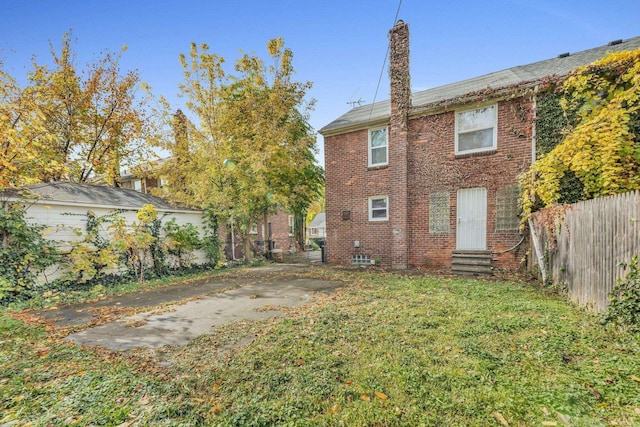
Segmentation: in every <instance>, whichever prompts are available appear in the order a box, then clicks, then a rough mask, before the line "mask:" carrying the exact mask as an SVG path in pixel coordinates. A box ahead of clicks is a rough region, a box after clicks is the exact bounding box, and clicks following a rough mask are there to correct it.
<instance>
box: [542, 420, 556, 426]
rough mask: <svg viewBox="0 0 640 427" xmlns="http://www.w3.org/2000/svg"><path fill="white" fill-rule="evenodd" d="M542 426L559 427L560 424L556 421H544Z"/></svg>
mask: <svg viewBox="0 0 640 427" xmlns="http://www.w3.org/2000/svg"><path fill="white" fill-rule="evenodd" d="M542 425H543V426H557V425H558V423H557V422H555V421H543V422H542Z"/></svg>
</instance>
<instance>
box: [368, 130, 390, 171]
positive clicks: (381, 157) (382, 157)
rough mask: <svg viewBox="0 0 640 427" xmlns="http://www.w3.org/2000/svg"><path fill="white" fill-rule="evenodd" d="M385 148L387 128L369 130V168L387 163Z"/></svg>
mask: <svg viewBox="0 0 640 427" xmlns="http://www.w3.org/2000/svg"><path fill="white" fill-rule="evenodd" d="M387 146H388V143H387V128H379V129H369V167H375V166H386V165H387V164H388V163H389V156H388V152H387Z"/></svg>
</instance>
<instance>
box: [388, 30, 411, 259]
mask: <svg viewBox="0 0 640 427" xmlns="http://www.w3.org/2000/svg"><path fill="white" fill-rule="evenodd" d="M389 80H390V83H391V116H390V120H389V147H388V149H389V172H390V175H391V185H392V188H393V191H392V192H391V194H389V222H390V226H391V233H392V240H391V267H392V268H394V269H399V270H403V269H406V268H407V265H408V258H409V228H408V217H409V213H408V209H409V206H408V194H407V192H408V191H407V168H408V165H407V162H408V158H407V148H408V138H407V122H408V114H409V110H410V108H411V81H410V76H409V26H408V25H407V24H405V23H404V22H403V21H398V22H397V23H396V25H395V26H394V27H393V28H392V29H391V30H390V31H389Z"/></svg>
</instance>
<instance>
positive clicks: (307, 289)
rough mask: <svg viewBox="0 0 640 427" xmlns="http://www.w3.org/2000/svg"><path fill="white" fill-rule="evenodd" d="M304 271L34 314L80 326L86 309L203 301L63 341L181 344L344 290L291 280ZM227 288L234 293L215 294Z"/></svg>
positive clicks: (115, 345) (275, 268)
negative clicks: (237, 322)
mask: <svg viewBox="0 0 640 427" xmlns="http://www.w3.org/2000/svg"><path fill="white" fill-rule="evenodd" d="M309 268H311V267H310V266H309V265H304V264H297V265H286V264H273V265H267V266H263V267H255V268H251V269H249V270H243V271H242V274H241V275H239V276H238V277H235V278H234V277H232V276H231V275H227V276H225V277H221V278H219V279H218V278H213V279H210V281H203V282H196V283H190V284H185V285H172V286H166V287H163V288H157V289H151V290H147V291H140V292H135V293H131V294H126V295H122V296H117V297H111V298H108V299H105V300H101V301H99V302H96V303H91V304H78V305H74V306H67V307H61V308H59V309H57V310H55V311H51V312H46V311H45V312H41V313H39V314H40V315H41V316H43V317H45V318H47V317H48V319H49V321H51V322H52V323H54V324H56V325H59V326H67V325H82V324H86V323H89V322H90V321H91V320H92V318H93V315H92V310H91V308H92V307H96V308H99V307H110V306H117V307H121V308H126V307H144V306H149V307H153V306H157V305H159V304H166V303H171V302H179V301H182V300H184V299H187V298H194V297H201V296H204V297H203V298H200V299H196V300H192V301H188V302H186V303H184V304H182V305H175V306H173V307H171V308H169V309H167V310H164V312H162V313H161V314H154V313H153V312H146V313H139V314H137V315H134V316H129V317H126V318H122V319H119V320H117V321H114V322H111V323H107V324H104V325H101V326H96V327H93V328H89V329H86V330H84V331H81V332H78V333H74V334H71V335H69V336H67V337H66V338H65V340H69V341H72V342H74V343H76V344H79V345H99V346H102V347H105V348H107V349H110V350H129V349H133V348H138V347H150V348H157V347H161V346H163V345H167V344H177V345H182V344H186V343H188V342H189V341H190V340H192V339H193V338H195V337H197V336H198V335H202V334H206V333H208V332H209V331H211V328H215V327H217V326H221V325H225V324H228V323H231V322H235V321H238V320H242V319H266V318H270V317H274V316H279V315H282V311H280V310H279V309H278V308H279V307H297V306H300V305H303V304H307V303H309V302H311V301H313V299H314V297H315V296H316V295H318V294H319V293H320V294H328V293H330V292H332V291H333V290H335V289H337V288H339V287H341V286H344V285H345V283H342V282H329V281H325V280H319V279H309V278H301V277H296V276H295V273H297V272H298V273H299V272H305V271H306V270H307V269H309ZM292 273H294V274H292ZM230 287H234V288H233V289H230V290H227V291H224V292H219V291H220V290H222V289H225V288H230ZM213 292H215V293H213ZM211 293H213V294H212V295H208V296H207V294H211Z"/></svg>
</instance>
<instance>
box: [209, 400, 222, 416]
mask: <svg viewBox="0 0 640 427" xmlns="http://www.w3.org/2000/svg"><path fill="white" fill-rule="evenodd" d="M222 411H224V406H222V405H221V404H219V403H218V404H217V405H214V406H213V408H211V410H210V411H209V412H210V413H212V414H213V415H218V414H219V413H220V412H222Z"/></svg>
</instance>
